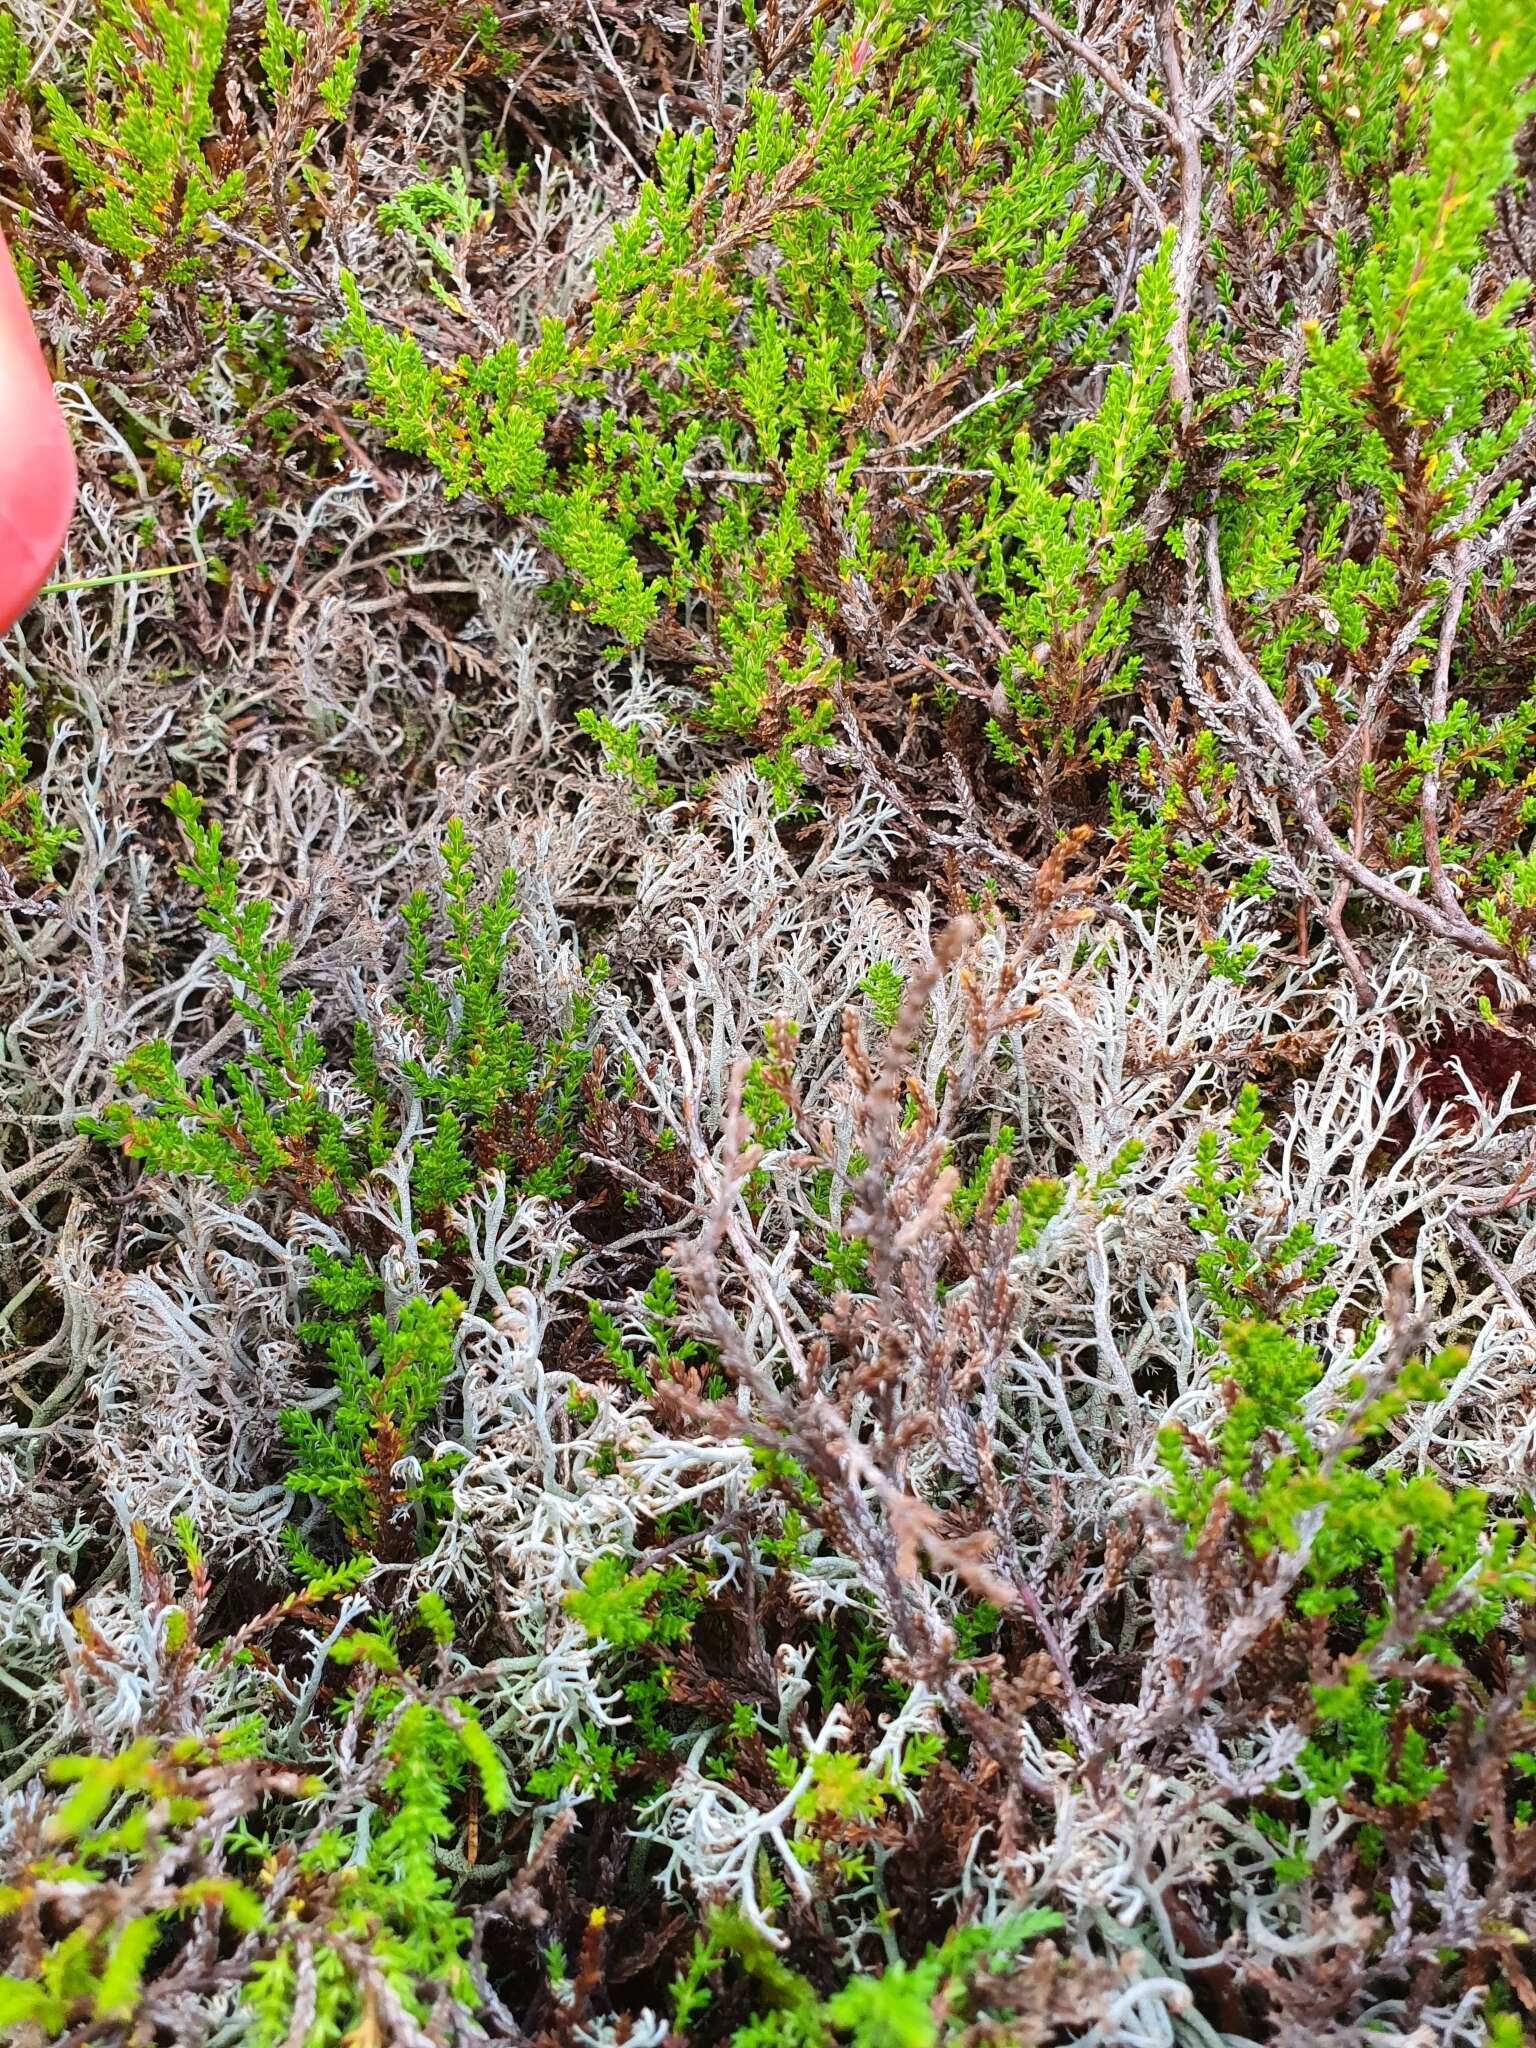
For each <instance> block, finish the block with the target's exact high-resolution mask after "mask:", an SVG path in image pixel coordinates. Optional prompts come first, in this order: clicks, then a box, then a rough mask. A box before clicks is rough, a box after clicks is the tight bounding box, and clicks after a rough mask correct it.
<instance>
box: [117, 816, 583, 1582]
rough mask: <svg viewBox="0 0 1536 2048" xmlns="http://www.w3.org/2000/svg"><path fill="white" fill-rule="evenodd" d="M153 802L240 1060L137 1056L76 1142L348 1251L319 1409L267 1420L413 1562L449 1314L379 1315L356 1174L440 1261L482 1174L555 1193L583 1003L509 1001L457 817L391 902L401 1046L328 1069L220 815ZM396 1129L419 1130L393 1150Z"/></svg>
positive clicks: (568, 1146)
mask: <svg viewBox="0 0 1536 2048" xmlns="http://www.w3.org/2000/svg"><path fill="white" fill-rule="evenodd" d="M166 801H167V805H168V807H169V809H170V810H171V811H172V813H173V814H174V815H175V817H176V818H177V819H178V820H179V822H180V823H181V825H182V827H183V829H184V831H185V832H186V834H187V838H188V840H189V842H190V846H191V859H190V860H189V862H188V863H187V864H186V865H185V866H184V867H183V868H182V869H181V870H180V873H181V875H182V878H183V879H184V880H185V881H186V882H187V883H189V884H190V885H191V886H192V887H193V888H194V889H195V890H196V892H197V894H198V897H199V899H200V902H201V908H200V910H199V912H198V915H199V918H200V920H201V922H202V923H203V925H204V926H205V927H206V928H207V929H208V930H209V931H211V932H212V933H213V934H214V936H215V938H216V939H217V940H218V941H219V943H220V945H221V946H222V947H223V948H224V950H223V951H222V952H221V953H220V954H219V955H218V959H217V965H218V968H219V970H220V971H221V973H222V974H224V975H225V976H226V977H227V978H228V981H229V984H230V992H231V1002H232V1005H233V1008H234V1011H235V1013H236V1015H237V1016H238V1017H239V1018H240V1019H241V1020H242V1022H243V1025H244V1027H245V1033H246V1043H247V1048H248V1050H247V1055H246V1057H245V1058H244V1059H243V1060H235V1061H231V1062H230V1063H229V1064H227V1065H226V1066H225V1067H224V1069H223V1071H222V1073H221V1074H220V1075H219V1076H217V1077H215V1076H214V1075H212V1074H205V1075H204V1076H203V1077H202V1079H201V1080H200V1081H199V1082H197V1083H196V1084H195V1085H194V1084H193V1083H191V1082H189V1081H187V1080H185V1079H184V1078H183V1077H182V1075H181V1073H180V1071H179V1069H178V1066H177V1060H176V1054H175V1052H174V1050H173V1048H172V1047H171V1046H170V1045H169V1044H168V1043H166V1042H165V1041H163V1040H159V1041H155V1042H153V1043H151V1044H148V1045H143V1046H140V1047H139V1048H138V1050H137V1051H135V1052H134V1053H132V1054H131V1055H130V1056H129V1057H128V1059H127V1060H125V1061H124V1062H123V1063H122V1066H121V1067H120V1069H119V1071H118V1081H119V1083H120V1085H121V1086H122V1088H123V1089H124V1090H126V1091H129V1094H128V1097H127V1098H125V1099H121V1100H118V1101H114V1102H110V1103H108V1104H107V1105H106V1106H105V1107H104V1109H103V1110H102V1112H101V1114H100V1115H99V1116H95V1117H91V1118H87V1119H86V1120H85V1122H84V1128H85V1129H86V1130H87V1131H88V1132H89V1133H90V1134H91V1135H92V1136H94V1137H97V1138H99V1139H102V1140H104V1141H106V1142H109V1143H112V1144H116V1145H118V1146H119V1147H120V1148H121V1149H122V1151H123V1152H124V1153H125V1154H126V1155H127V1156H128V1157H129V1158H132V1159H141V1160H143V1161H144V1163H145V1165H146V1167H147V1168H148V1169H149V1170H150V1171H151V1172H155V1173H174V1174H191V1175H197V1176H202V1177H206V1178H207V1179H209V1180H211V1181H213V1182H214V1183H216V1184H217V1185H218V1186H219V1187H220V1188H221V1189H222V1190H223V1191H224V1193H225V1194H226V1195H228V1196H231V1197H233V1198H236V1199H239V1198H242V1197H244V1196H246V1195H248V1194H250V1193H251V1192H252V1191H253V1190H257V1189H268V1190H271V1191H273V1192H274V1193H275V1194H276V1195H278V1196H279V1197H280V1198H281V1199H282V1200H283V1201H285V1202H286V1203H289V1204H292V1205H295V1206H297V1207H299V1208H302V1209H307V1210H309V1211H310V1212H311V1213H313V1214H314V1215H316V1216H319V1217H322V1218H325V1219H328V1220H329V1221H330V1222H332V1224H333V1225H334V1227H335V1229H336V1230H337V1231H338V1232H339V1233H340V1234H341V1237H342V1240H343V1242H346V1241H348V1240H349V1238H350V1241H351V1242H352V1243H353V1246H354V1249H353V1250H352V1251H351V1252H350V1253H349V1254H347V1255H341V1254H338V1253H336V1252H332V1251H327V1250H326V1249H324V1248H323V1247H317V1248H315V1249H314V1250H313V1251H312V1252H311V1253H310V1255H309V1264H310V1292H311V1298H312V1301H313V1303H314V1306H315V1309H316V1310H317V1311H318V1312H317V1313H316V1314H314V1315H313V1316H312V1317H311V1318H310V1320H309V1321H307V1322H306V1323H305V1324H304V1325H303V1326H302V1327H301V1329H300V1333H299V1334H300V1336H301V1338H302V1339H303V1340H304V1341H305V1342H306V1343H307V1344H308V1345H309V1346H311V1347H312V1348H313V1350H314V1351H315V1352H316V1353H317V1354H318V1356H319V1357H320V1358H321V1359H323V1360H324V1361H325V1365H326V1369H327V1373H328V1375H329V1377H330V1379H331V1381H332V1383H333V1386H334V1390H335V1400H334V1405H333V1406H331V1407H330V1408H329V1409H328V1410H327V1411H326V1412H325V1414H324V1417H323V1419H322V1418H321V1417H319V1416H317V1415H316V1414H314V1413H312V1412H310V1411H309V1410H307V1409H299V1410H295V1411H293V1412H292V1413H289V1414H286V1415H285V1416H284V1417H283V1430H284V1433H285V1435H286V1437H287V1439H288V1442H289V1445H290V1448H291V1449H292V1451H293V1453H294V1457H295V1463H294V1466H293V1469H292V1471H291V1472H290V1474H289V1484H290V1485H292V1486H293V1487H295V1488H296V1489H298V1490H301V1491H302V1492H304V1493H306V1494H308V1495H310V1496H312V1497H313V1498H314V1499H316V1500H319V1501H323V1502H325V1503H326V1504H327V1505H328V1507H329V1509H330V1512H331V1514H332V1516H333V1517H334V1520H335V1522H336V1523H337V1525H338V1526H339V1528H340V1531H341V1534H342V1535H343V1536H344V1538H345V1539H346V1541H347V1543H348V1545H350V1546H351V1547H352V1548H354V1549H358V1550H362V1551H365V1552H368V1553H371V1554H373V1555H377V1556H379V1557H381V1558H393V1559H398V1558H400V1557H409V1556H413V1555H415V1554H416V1551H417V1549H418V1546H420V1545H426V1546H427V1547H430V1543H431V1532H432V1528H433V1525H434V1519H435V1517H436V1515H437V1514H438V1513H440V1511H441V1509H442V1507H443V1505H444V1500H445V1496H444V1493H443V1487H444V1484H445V1482H446V1478H447V1475H448V1473H449V1472H450V1471H451V1469H452V1466H453V1462H454V1458H455V1455H456V1454H455V1453H454V1452H453V1450H452V1449H451V1447H450V1448H443V1449H439V1450H438V1451H437V1452H436V1453H435V1454H434V1455H433V1456H431V1457H430V1458H426V1459H425V1460H423V1461H421V1476H420V1477H419V1478H417V1479H415V1480H412V1481H410V1482H408V1483H407V1482H402V1481H401V1480H400V1479H399V1478H398V1476H397V1473H396V1468H397V1466H398V1465H399V1463H400V1460H401V1459H402V1458H403V1457H405V1456H406V1455H407V1454H408V1453H414V1452H417V1451H418V1448H419V1443H418V1440H419V1436H420V1432H421V1431H422V1429H423V1427H424V1425H425V1424H426V1423H427V1422H428V1421H429V1420H430V1418H431V1417H432V1416H433V1414H434V1413H435V1412H436V1410H437V1408H438V1406H439V1403H440V1399H441V1396H442V1393H443V1389H444V1385H445V1383H446V1381H447V1379H448V1377H449V1374H450V1372H451V1370H452V1366H453V1328H454V1324H455V1321H456V1319H457V1317H458V1315H459V1312H460V1303H459V1301H458V1299H457V1297H456V1296H455V1294H454V1293H453V1291H452V1288H451V1287H450V1286H448V1285H447V1284H444V1285H443V1286H442V1287H441V1289H440V1290H439V1291H438V1292H437V1293H435V1294H434V1295H433V1297H432V1298H431V1299H430V1300H429V1299H424V1298H420V1297H418V1298H416V1299H413V1300H411V1301H408V1302H406V1303H404V1304H403V1305H401V1306H400V1307H399V1308H398V1309H397V1310H396V1311H395V1312H394V1313H393V1314H392V1315H386V1314H385V1313H383V1312H382V1294H383V1287H382V1282H381V1278H380V1274H379V1271H378V1265H377V1253H376V1251H375V1250H374V1249H372V1236H373V1233H372V1231H371V1229H370V1227H369V1226H368V1225H367V1224H366V1223H365V1222H363V1220H362V1219H361V1218H360V1217H359V1216H357V1215H356V1214H355V1212H354V1210H353V1208H352V1203H353V1201H354V1198H355V1197H356V1195H357V1193H358V1191H359V1189H360V1188H361V1186H362V1183H363V1182H364V1180H365V1179H366V1178H367V1177H368V1176H369V1175H370V1174H371V1173H373V1172H374V1171H375V1170H376V1169H378V1168H380V1167H382V1166H384V1165H385V1164H386V1163H387V1162H391V1161H395V1160H402V1159H403V1161H404V1163H405V1174H404V1179H403V1182H399V1183H396V1196H395V1199H396V1200H397V1201H398V1200H399V1199H400V1196H401V1195H402V1194H403V1196H404V1200H405V1202H406V1203H408V1205H409V1206H408V1208H406V1209H403V1210H402V1214H401V1225H402V1228H404V1227H409V1228H410V1229H411V1230H412V1232H413V1234H414V1235H415V1238H416V1242H417V1244H418V1246H419V1247H420V1248H421V1250H422V1251H423V1252H424V1254H425V1255H426V1256H427V1258H428V1260H429V1262H432V1261H436V1262H437V1263H439V1264H443V1263H447V1264H449V1265H451V1262H452V1259H453V1255H454V1253H455V1251H456V1249H457V1248H458V1246H459V1244H460V1234H459V1230H458V1227H457V1225H456V1223H455V1221H454V1213H453V1212H454V1210H455V1208H456V1206H457V1205H458V1204H459V1203H460V1202H462V1201H463V1199H464V1197H465V1196H466V1195H467V1194H469V1193H470V1192H471V1190H472V1189H474V1188H475V1187H477V1186H478V1185H479V1184H480V1183H481V1181H482V1180H483V1179H484V1178H485V1176H486V1175H488V1174H501V1175H503V1176H504V1177H505V1178H506V1179H507V1181H508V1182H509V1183H510V1184H512V1185H514V1186H515V1187H516V1188H517V1189H519V1190H520V1191H521V1192H522V1193H524V1194H531V1195H543V1196H547V1197H560V1196H564V1195H567V1194H568V1193H569V1192H570V1188H571V1180H572V1175H573V1172H574V1170H575V1169H574V1156H573V1151H572V1142H573V1137H574V1133H575V1127H576V1124H577V1122H578V1121H579V1117H580V1114H581V1109H582V1102H583V1083H584V1080H585V1078H586V1076H587V1073H588V1068H589V1064H590V1059H591V1053H590V1048H589V1045H588V1038H589V1028H588V1027H589V1022H590V1010H591V1002H590V997H589V996H587V995H586V994H584V993H578V994H577V995H576V997H575V999H574V1001H573V1004H572V1009H571V1018H570V1022H569V1024H568V1026H567V1027H566V1028H565V1029H564V1030H563V1031H561V1032H559V1033H557V1034H555V1035H552V1036H550V1037H547V1038H544V1039H538V1038H535V1037H533V1036H531V1035H530V1034H529V1033H528V1031H527V1030H526V1029H525V1027H524V1025H523V1022H522V1020H521V1019H520V1018H519V1017H517V1016H516V1015H515V1014H514V1013H513V1010H512V1008H511V1005H510V1003H509V1001H508V997H507V994H506V990H505V987H504V976H505V969H506V964H507V960H508V957H509V954H510V951H511V948H512V946H513V943H514V940H513V936H512V934H513V927H514V925H515V923H516V918H517V894H516V889H517V885H516V878H515V877H514V876H513V875H512V873H511V872H510V871H505V872H503V873H502V875H501V876H500V878H499V879H498V881H497V883H496V885H495V888H494V890H493V891H492V892H491V893H490V894H489V896H488V897H487V898H486V899H485V900H484V901H480V902H477V901H476V896H477V884H476V877H475V868H474V855H473V852H472V850H471V848H470V846H469V844H468V842H467V840H466V838H465V836H464V831H463V827H462V826H461V825H460V824H459V822H458V821H457V820H454V821H452V822H451V823H450V825H449V827H448V830H447V833H446V836H445V838H444V842H443V851H442V868H443V873H442V885H441V892H440V896H439V898H438V900H437V902H436V903H435V904H434V902H433V900H432V899H431V898H430V897H429V896H428V895H427V894H426V893H425V892H424V891H421V890H418V891H416V892H415V893H414V894H413V895H412V896H411V897H410V899H409V900H408V901H407V903H406V904H405V906H404V911H403V923H404V926H405V933H404V945H403V954H404V958H403V963H402V966H403V973H402V974H401V977H400V983H399V986H398V989H397V990H396V991H395V992H394V994H393V995H392V996H391V997H390V998H388V999H387V1014H388V1015H389V1018H390V1022H391V1025H392V1027H393V1031H394V1032H396V1033H398V1034H399V1045H400V1047H403V1048H404V1050H403V1051H402V1050H399V1049H392V1050H391V1051H390V1052H389V1053H387V1054H386V1053H385V1052H384V1051H383V1050H382V1049H381V1047H380V1045H379V1043H378V1041H377V1038H376V1034H375V1032H374V1030H373V1029H372V1028H371V1027H370V1025H369V1024H368V1023H367V1022H366V1021H364V1020H363V1019H358V1020H357V1021H356V1023H355V1024H354V1027H353V1033H352V1043H351V1050H350V1057H343V1056H340V1055H339V1054H338V1052H337V1051H336V1050H335V1049H334V1047H332V1046H330V1045H328V1044H327V1042H326V1040H325V1039H324V1038H322V1036H321V1035H320V1033H319V1032H318V1031H317V1030H316V1029H315V1028H314V1025H313V1023H312V1021H311V1018H312V1014H313V1011H314V1007H315V999H314V995H313V992H312V991H310V990H308V989H304V988H299V989H293V990H290V989H289V988H288V987H286V986H285V982H286V978H287V977H286V970H287V968H288V965H289V961H290V958H291V954H292V948H291V946H290V945H289V943H288V942H287V941H286V940H274V939H273V938H272V937H271V936H270V928H271V905H270V904H269V903H267V902H265V901H262V900H259V899H258V900H246V899H244V898H242V895H241V891H240V882H239V871H238V868H237V865H236V863H235V862H234V860H232V859H231V858H230V857H229V856H228V855H227V854H226V853H225V852H224V850H223V836H222V832H221V829H220V827H219V825H218V823H217V822H216V821H215V822H212V823H208V824H205V823H204V822H203V817H202V806H201V804H200V802H199V801H198V800H197V799H196V798H195V797H193V796H192V795H191V794H190V792H189V791H187V790H186V789H185V788H184V787H182V786H180V785H178V786H177V787H176V788H175V789H173V790H172V792H171V794H170V796H169V797H168V798H167V799H166ZM408 1123H409V1124H410V1125H411V1127H412V1128H413V1129H422V1131H423V1135H422V1136H421V1137H420V1138H412V1139H407V1137H406V1135H405V1132H406V1127H407V1124H408ZM290 1540H291V1543H292V1547H293V1549H294V1555H295V1559H296V1562H297V1563H298V1565H299V1567H300V1569H301V1570H304V1571H318V1570H319V1569H320V1566H319V1564H318V1562H317V1561H316V1559H315V1558H314V1557H313V1556H312V1554H311V1553H310V1552H309V1551H308V1550H307V1548H306V1546H305V1545H304V1544H303V1542H302V1541H301V1540H299V1539H298V1538H297V1537H296V1536H295V1535H293V1533H292V1532H290Z"/></svg>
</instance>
